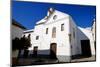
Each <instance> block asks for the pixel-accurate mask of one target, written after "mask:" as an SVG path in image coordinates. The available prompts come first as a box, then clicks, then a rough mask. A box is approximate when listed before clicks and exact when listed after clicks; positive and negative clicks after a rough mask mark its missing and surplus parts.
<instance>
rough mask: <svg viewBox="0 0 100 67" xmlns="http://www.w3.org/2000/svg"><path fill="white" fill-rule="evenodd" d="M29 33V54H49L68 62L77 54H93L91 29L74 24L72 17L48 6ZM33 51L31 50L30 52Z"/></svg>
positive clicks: (26, 34)
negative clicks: (43, 15)
mask: <svg viewBox="0 0 100 67" xmlns="http://www.w3.org/2000/svg"><path fill="white" fill-rule="evenodd" d="M31 31H34V32H31V33H25V32H29V30H28V31H25V32H24V35H25V36H26V37H27V36H28V35H29V34H31V44H32V46H31V47H30V48H29V50H30V54H31V53H34V54H37V55H49V56H51V57H53V58H57V59H58V60H59V61H60V62H70V61H71V59H72V57H74V56H77V55H85V56H86V55H88V56H91V55H95V52H94V46H93V45H92V34H91V31H89V30H87V29H84V28H80V27H78V26H76V24H75V22H74V20H73V19H72V17H71V16H70V15H68V14H66V13H63V12H60V11H58V10H55V9H53V8H50V9H49V10H48V12H47V16H45V17H44V18H43V19H41V20H40V21H38V22H37V23H36V25H35V28H34V29H32V30H31ZM31 51H33V52H31Z"/></svg>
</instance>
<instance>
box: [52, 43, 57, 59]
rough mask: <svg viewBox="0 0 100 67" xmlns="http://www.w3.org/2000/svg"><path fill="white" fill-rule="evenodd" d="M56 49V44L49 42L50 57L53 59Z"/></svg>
mask: <svg viewBox="0 0 100 67" xmlns="http://www.w3.org/2000/svg"><path fill="white" fill-rule="evenodd" d="M56 50H57V44H56V43H51V44H50V57H51V58H53V59H56Z"/></svg>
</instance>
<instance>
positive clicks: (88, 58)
mask: <svg viewBox="0 0 100 67" xmlns="http://www.w3.org/2000/svg"><path fill="white" fill-rule="evenodd" d="M84 61H96V57H95V56H92V57H87V58H80V59H73V60H72V61H71V62H84Z"/></svg>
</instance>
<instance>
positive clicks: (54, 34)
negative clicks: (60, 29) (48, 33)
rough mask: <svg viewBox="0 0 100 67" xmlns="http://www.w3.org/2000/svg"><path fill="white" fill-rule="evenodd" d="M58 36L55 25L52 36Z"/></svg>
mask: <svg viewBox="0 0 100 67" xmlns="http://www.w3.org/2000/svg"><path fill="white" fill-rule="evenodd" d="M55 37H56V27H53V29H52V38H55Z"/></svg>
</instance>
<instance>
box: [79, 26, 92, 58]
mask: <svg viewBox="0 0 100 67" xmlns="http://www.w3.org/2000/svg"><path fill="white" fill-rule="evenodd" d="M77 29H78V28H77ZM78 38H79V40H78V41H79V42H80V45H81V51H82V56H86V57H91V47H90V46H91V45H90V39H89V38H88V37H87V36H86V35H85V34H84V32H83V31H81V30H80V29H78Z"/></svg>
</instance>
